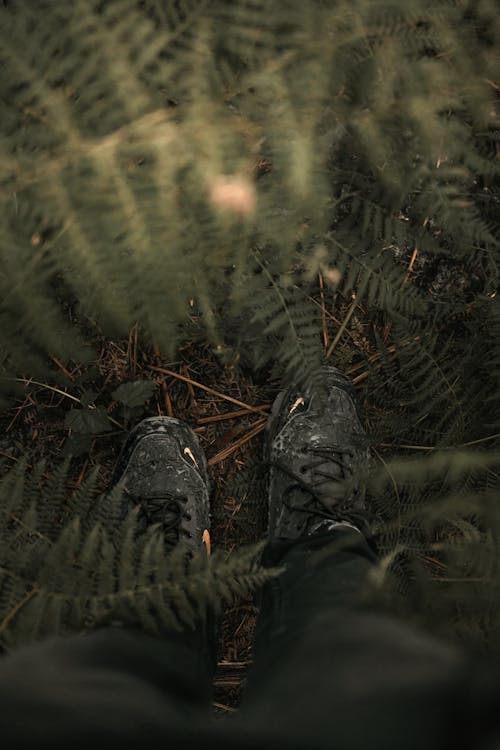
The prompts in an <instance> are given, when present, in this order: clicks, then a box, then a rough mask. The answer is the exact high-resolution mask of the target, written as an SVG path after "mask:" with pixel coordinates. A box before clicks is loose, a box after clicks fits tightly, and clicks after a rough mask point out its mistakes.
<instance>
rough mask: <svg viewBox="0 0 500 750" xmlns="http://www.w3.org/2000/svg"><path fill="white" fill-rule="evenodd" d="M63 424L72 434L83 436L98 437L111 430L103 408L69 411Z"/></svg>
mask: <svg viewBox="0 0 500 750" xmlns="http://www.w3.org/2000/svg"><path fill="white" fill-rule="evenodd" d="M64 424H65V425H66V427H67V428H68V429H70V430H73V432H79V433H81V434H83V435H88V434H90V435H98V434H99V433H100V432H107V431H108V430H109V429H111V422H110V421H109V418H108V415H107V414H106V410H105V409H104V407H103V406H98V407H97V408H93V409H91V408H90V407H85V408H84V409H71V410H70V411H69V412H68V413H67V414H66V418H65V420H64Z"/></svg>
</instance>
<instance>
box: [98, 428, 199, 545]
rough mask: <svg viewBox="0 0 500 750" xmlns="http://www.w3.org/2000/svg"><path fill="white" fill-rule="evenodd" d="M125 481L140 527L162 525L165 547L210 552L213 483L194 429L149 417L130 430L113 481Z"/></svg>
mask: <svg viewBox="0 0 500 750" xmlns="http://www.w3.org/2000/svg"><path fill="white" fill-rule="evenodd" d="M118 482H121V483H122V484H123V487H124V492H125V495H126V496H128V497H129V499H130V506H131V507H133V506H139V516H138V523H139V529H140V530H142V529H145V528H147V526H149V525H151V524H157V523H159V524H160V525H161V527H162V530H163V534H164V537H165V543H166V544H167V545H169V546H172V547H174V546H176V545H177V544H179V543H184V544H185V545H186V547H187V548H189V549H190V550H192V551H194V550H196V549H199V548H201V547H202V546H203V545H205V547H206V549H207V553H209V552H210V533H209V526H210V506H209V494H210V482H209V478H208V474H207V462H206V458H205V454H204V452H203V450H202V449H201V447H200V444H199V442H198V438H197V436H196V434H195V433H194V432H193V431H192V429H191V428H190V427H189V426H188V425H187V424H185V423H184V422H181V421H180V420H178V419H174V418H173V417H150V418H148V419H144V420H142V422H139V424H138V425H136V427H134V429H133V430H132V431H131V433H130V435H129V437H128V439H127V441H126V442H125V445H124V446H123V449H122V451H121V454H120V457H119V458H118V462H117V464H116V467H115V470H114V473H113V479H112V483H113V484H117V483H118Z"/></svg>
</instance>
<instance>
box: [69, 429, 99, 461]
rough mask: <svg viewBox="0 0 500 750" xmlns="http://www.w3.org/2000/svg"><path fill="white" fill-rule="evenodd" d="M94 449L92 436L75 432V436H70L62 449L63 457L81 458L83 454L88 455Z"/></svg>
mask: <svg viewBox="0 0 500 750" xmlns="http://www.w3.org/2000/svg"><path fill="white" fill-rule="evenodd" d="M91 448H92V436H91V435H82V434H81V433H79V432H75V434H74V435H70V436H69V438H68V439H67V440H66V442H65V443H64V447H63V449H62V455H63V456H64V457H67V456H73V457H75V458H76V457H77V456H81V455H82V454H83V453H88V452H89V451H90V449H91Z"/></svg>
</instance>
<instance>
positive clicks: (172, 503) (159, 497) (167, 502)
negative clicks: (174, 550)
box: [130, 492, 191, 547]
mask: <svg viewBox="0 0 500 750" xmlns="http://www.w3.org/2000/svg"><path fill="white" fill-rule="evenodd" d="M130 499H131V500H132V502H134V503H135V504H137V505H139V508H140V510H139V516H138V527H139V530H140V531H145V530H146V528H147V527H148V526H152V525H153V524H159V525H160V527H161V531H162V534H163V536H164V539H165V543H166V544H167V545H169V546H172V547H174V546H175V545H176V544H178V542H179V541H181V539H182V537H184V538H187V539H190V538H191V534H190V533H189V531H187V530H185V529H183V528H182V520H183V519H185V520H186V521H190V520H191V515H190V514H189V513H187V512H186V503H187V497H185V496H181V495H175V494H173V493H170V492H161V493H157V494H155V495H154V496H147V497H140V496H137V495H133V496H130Z"/></svg>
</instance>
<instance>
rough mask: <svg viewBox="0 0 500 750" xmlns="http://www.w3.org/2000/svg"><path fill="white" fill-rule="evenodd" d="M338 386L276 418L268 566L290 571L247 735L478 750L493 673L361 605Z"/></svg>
mask: <svg viewBox="0 0 500 750" xmlns="http://www.w3.org/2000/svg"><path fill="white" fill-rule="evenodd" d="M330 382H331V390H330V391H329V393H328V394H327V395H326V396H324V397H323V398H320V397H317V398H316V399H314V398H313V399H312V400H311V399H308V398H307V397H305V398H303V397H300V396H299V395H298V394H297V393H294V392H293V391H291V392H289V393H286V394H284V395H282V396H280V398H279V399H278V400H277V402H276V404H275V407H274V409H273V415H272V417H271V420H270V426H269V432H268V457H269V461H270V464H271V478H270V489H269V504H270V514H269V538H270V543H269V545H268V548H267V550H266V555H265V560H266V562H267V563H268V564H272V565H275V564H283V565H285V566H286V571H285V573H284V574H283V575H282V576H281V577H279V578H277V579H275V580H273V581H271V582H270V583H268V584H267V585H266V587H265V588H264V591H263V596H262V602H261V611H260V616H259V620H258V624H257V633H256V641H255V649H254V657H255V658H254V666H253V669H252V671H251V673H250V675H249V679H248V686H247V692H246V695H245V696H244V698H243V704H242V709H241V732H242V734H243V735H246V734H247V733H249V734H252V733H255V732H258V731H259V730H262V731H264V728H265V729H266V731H267V733H268V737H269V739H272V738H273V737H275V738H276V740H277V741H279V742H286V741H288V742H289V743H290V744H291V745H298V746H303V747H308V748H310V749H311V750H314V749H315V748H336V749H342V750H344V749H347V750H361V749H363V750H367V749H368V748H384V750H391V749H392V748H394V750H396V749H398V750H400V749H401V748H405V750H407V749H408V748H426V749H429V748H440V750H442V749H443V748H448V747H450V748H451V747H456V746H457V745H458V744H461V743H462V742H463V741H464V740H465V741H469V742H470V745H471V746H473V745H474V746H478V747H480V746H481V744H480V738H483V739H484V738H485V737H486V736H487V735H488V733H489V731H490V730H491V729H492V728H493V727H494V726H495V725H496V728H497V731H498V726H499V725H498V720H497V717H496V711H494V710H493V707H494V705H495V703H497V701H498V697H499V696H500V684H499V682H500V681H499V679H498V676H496V675H491V674H490V673H489V672H488V670H487V669H486V668H483V667H481V668H480V667H478V666H477V665H473V664H472V663H471V662H469V661H468V660H467V659H466V658H465V656H464V655H462V654H461V653H459V652H458V650H455V649H454V648H452V647H450V646H448V645H445V644H442V643H440V642H437V641H434V640H433V639H431V638H428V637H426V636H423V635H421V634H419V633H417V632H415V631H414V630H412V629H411V628H409V627H407V626H406V625H405V624H404V623H401V622H398V621H395V620H393V619H391V618H390V617H388V616H385V615H383V614H381V613H377V612H374V611H372V610H371V609H370V608H369V607H368V606H365V604H364V601H363V591H364V587H365V585H366V583H367V577H368V576H369V574H370V571H371V570H372V567H373V565H374V563H375V562H376V554H375V553H374V551H373V549H372V547H371V546H370V545H369V544H368V543H367V541H366V539H365V535H364V534H363V533H362V532H361V531H360V529H365V528H366V527H367V524H366V523H364V519H363V513H365V517H367V512H366V509H365V507H364V502H365V501H364V496H363V490H362V484H361V480H360V479H358V480H357V479H356V477H360V476H361V475H360V474H359V470H360V469H362V468H363V467H362V465H360V464H362V463H363V461H365V460H366V453H365V452H364V449H363V448H362V441H360V440H359V438H360V436H361V425H360V423H359V421H358V419H357V415H356V413H355V410H354V403H353V400H352V398H351V395H350V393H349V389H348V387H347V386H346V385H344V382H343V381H342V378H341V377H340V376H339V374H338V373H333V374H332V378H331V381H330ZM356 524H357V525H358V526H359V528H358V529H357V530H356V529H355V528H353V527H354V526H355V525H356Z"/></svg>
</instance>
